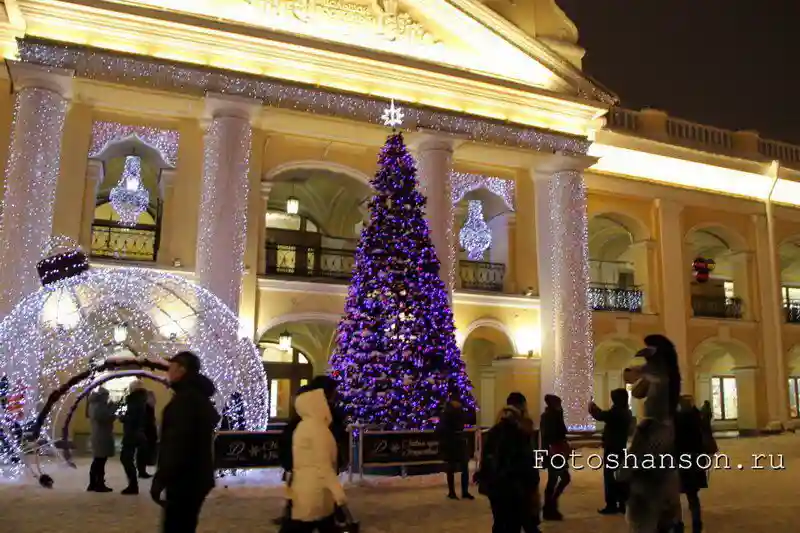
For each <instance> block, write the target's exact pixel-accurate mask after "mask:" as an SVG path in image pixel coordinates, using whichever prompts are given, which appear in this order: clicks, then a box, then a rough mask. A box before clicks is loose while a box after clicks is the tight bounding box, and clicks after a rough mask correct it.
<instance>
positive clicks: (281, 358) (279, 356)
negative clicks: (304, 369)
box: [261, 343, 292, 363]
mask: <svg viewBox="0 0 800 533" xmlns="http://www.w3.org/2000/svg"><path fill="white" fill-rule="evenodd" d="M261 347H262V348H263V349H264V351H263V352H261V360H262V361H264V362H265V363H291V362H292V352H291V351H288V352H287V351H286V350H281V348H280V346H278V345H277V344H272V343H263V344H262V345H261Z"/></svg>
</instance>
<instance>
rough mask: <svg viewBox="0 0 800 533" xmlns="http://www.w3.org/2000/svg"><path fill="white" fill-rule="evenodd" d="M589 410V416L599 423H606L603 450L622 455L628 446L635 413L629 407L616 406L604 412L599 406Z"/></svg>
mask: <svg viewBox="0 0 800 533" xmlns="http://www.w3.org/2000/svg"><path fill="white" fill-rule="evenodd" d="M594 407H596V408H592V409H590V410H589V414H591V415H592V417H593V418H594V419H595V420H597V421H598V422H603V423H605V427H603V450H604V451H605V452H613V453H621V452H622V450H624V449H625V448H626V447H627V446H628V436H629V435H630V433H631V425H632V424H633V413H631V409H630V407H628V406H627V405H614V406H612V407H611V409H609V410H607V411H604V410H602V409H600V408H599V407H597V406H594Z"/></svg>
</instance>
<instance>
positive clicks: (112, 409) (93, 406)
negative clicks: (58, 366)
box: [86, 387, 116, 492]
mask: <svg viewBox="0 0 800 533" xmlns="http://www.w3.org/2000/svg"><path fill="white" fill-rule="evenodd" d="M115 419H116V405H114V403H113V402H112V401H111V397H110V395H109V393H108V390H107V389H104V388H102V387H101V388H99V389H97V391H95V392H93V393H92V394H91V395H90V396H89V422H90V423H91V428H92V435H91V443H92V465H91V466H90V467H89V487H88V488H87V489H86V490H87V491H88V492H111V489H110V488H109V487H108V486H106V461H108V458H109V457H114V420H115Z"/></svg>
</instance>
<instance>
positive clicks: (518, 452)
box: [476, 405, 539, 533]
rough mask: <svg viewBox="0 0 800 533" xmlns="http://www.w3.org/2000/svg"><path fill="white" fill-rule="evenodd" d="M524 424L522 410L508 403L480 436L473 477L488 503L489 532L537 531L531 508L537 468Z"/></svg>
mask: <svg viewBox="0 0 800 533" xmlns="http://www.w3.org/2000/svg"><path fill="white" fill-rule="evenodd" d="M525 426H526V424H525V423H524V421H523V413H522V411H521V410H520V409H518V408H517V407H515V406H513V405H508V406H506V407H504V408H503V410H502V411H501V412H500V416H499V417H498V421H497V423H496V424H495V425H494V426H493V427H492V429H490V430H489V431H488V433H487V434H486V436H485V437H484V439H483V447H482V450H481V463H480V470H479V471H478V473H477V474H476V479H477V480H478V489H479V491H480V493H481V494H483V495H485V496H488V498H489V504H490V505H491V507H492V518H493V519H494V523H493V525H492V533H520V530H522V531H524V532H525V533H538V532H539V520H538V514H536V513H532V512H531V509H532V507H533V506H532V502H533V499H534V498H535V497H536V492H537V490H538V487H539V472H538V470H536V462H535V460H534V454H533V450H532V449H531V436H530V434H529V433H528V432H527V431H526V428H525Z"/></svg>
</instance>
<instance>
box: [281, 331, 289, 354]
mask: <svg viewBox="0 0 800 533" xmlns="http://www.w3.org/2000/svg"><path fill="white" fill-rule="evenodd" d="M278 346H279V347H280V349H281V350H283V351H284V352H289V351H291V349H292V334H291V333H289V332H288V331H284V332H283V333H281V335H280V337H278Z"/></svg>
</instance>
